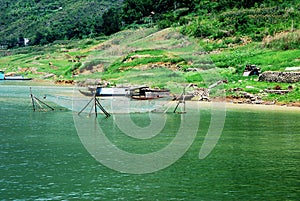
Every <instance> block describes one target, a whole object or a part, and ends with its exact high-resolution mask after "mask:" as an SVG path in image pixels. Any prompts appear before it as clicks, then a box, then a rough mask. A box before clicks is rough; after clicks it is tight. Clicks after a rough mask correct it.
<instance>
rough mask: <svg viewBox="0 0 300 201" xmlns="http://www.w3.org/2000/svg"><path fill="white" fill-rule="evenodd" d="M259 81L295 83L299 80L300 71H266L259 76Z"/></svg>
mask: <svg viewBox="0 0 300 201" xmlns="http://www.w3.org/2000/svg"><path fill="white" fill-rule="evenodd" d="M259 81H266V82H284V83H295V82H299V81H300V72H275V71H267V72H264V73H262V74H261V75H260V76H259Z"/></svg>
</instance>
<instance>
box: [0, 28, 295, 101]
mask: <svg viewBox="0 0 300 201" xmlns="http://www.w3.org/2000/svg"><path fill="white" fill-rule="evenodd" d="M199 44H203V43H201V41H196V40H194V39H192V38H187V37H185V36H183V35H181V34H179V33H178V32H176V31H174V30H172V29H165V30H160V31H159V30H156V29H154V28H152V29H139V30H136V31H133V30H127V31H123V32H120V33H117V34H115V35H114V36H112V37H111V38H109V39H107V40H104V41H101V40H98V41H97V40H91V39H86V40H81V41H67V42H62V41H61V42H60V43H56V44H53V45H49V46H45V47H26V48H21V49H16V50H13V52H11V53H12V55H11V56H5V57H0V69H4V70H6V72H9V71H13V72H21V73H22V74H24V75H26V76H28V77H34V78H40V77H42V76H43V75H46V74H48V73H54V74H55V75H56V77H55V78H54V79H76V80H85V79H87V78H102V79H105V80H108V81H110V82H113V83H116V84H148V85H150V86H159V87H167V88H170V89H171V90H173V91H174V92H177V93H179V92H180V91H181V89H182V87H183V85H185V84H188V83H196V84H198V85H199V86H207V85H209V84H212V83H214V82H215V81H217V80H219V79H227V80H228V81H229V82H228V83H227V84H225V85H224V88H225V89H230V88H236V87H240V88H243V89H244V90H245V91H248V92H251V93H261V91H262V90H263V89H265V88H273V87H275V86H276V85H280V86H281V87H282V88H283V89H285V88H287V87H288V86H289V84H284V83H265V82H257V77H242V76H241V75H242V70H243V68H244V66H245V64H247V63H250V64H256V65H258V66H259V67H260V68H261V69H262V71H266V70H284V69H285V67H290V66H300V60H299V58H300V50H299V49H296V50H287V51H283V50H272V49H266V48H262V44H261V43H250V44H247V45H245V46H236V47H233V48H225V49H223V50H222V51H220V52H218V53H216V54H203V52H205V51H204V50H203V49H202V48H201V47H200V45H199ZM208 45H209V44H208ZM204 48H205V46H204ZM143 55H144V56H143ZM76 56H83V57H82V58H81V59H80V61H77V62H71V61H70V60H76V58H75V57H76ZM130 58H131V59H132V58H133V60H130ZM147 63H148V64H147ZM149 63H150V64H151V65H149ZM165 64H166V65H165ZM162 65H165V67H163V68H162V67H159V66H162ZM188 67H196V68H198V69H200V71H198V72H185V71H184V69H186V68H188ZM216 67H218V68H216ZM25 68H28V71H27V72H22V70H21V69H25ZM205 69H208V70H205ZM209 69H210V70H209ZM72 73H73V74H77V75H76V76H75V77H73V76H72ZM247 86H251V88H249V87H247ZM293 87H294V91H293V92H292V93H289V94H287V95H283V96H279V95H264V96H263V97H264V99H267V100H272V99H274V98H276V99H278V100H279V101H284V102H291V101H298V102H299V101H300V97H299V96H300V95H299V88H300V86H299V83H295V84H293ZM228 95H232V94H231V93H228Z"/></svg>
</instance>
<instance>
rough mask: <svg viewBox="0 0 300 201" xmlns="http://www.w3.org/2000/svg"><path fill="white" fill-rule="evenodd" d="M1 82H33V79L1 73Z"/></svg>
mask: <svg viewBox="0 0 300 201" xmlns="http://www.w3.org/2000/svg"><path fill="white" fill-rule="evenodd" d="M0 80H32V78H25V77H24V76H23V75H5V74H4V71H0Z"/></svg>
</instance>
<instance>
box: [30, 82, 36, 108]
mask: <svg viewBox="0 0 300 201" xmlns="http://www.w3.org/2000/svg"><path fill="white" fill-rule="evenodd" d="M30 97H31V102H32V108H33V111H35V102H34V96H33V94H32V90H31V87H30Z"/></svg>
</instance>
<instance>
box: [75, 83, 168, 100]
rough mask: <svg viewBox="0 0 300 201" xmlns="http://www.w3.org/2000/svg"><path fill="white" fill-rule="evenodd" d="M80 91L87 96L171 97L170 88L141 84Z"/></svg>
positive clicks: (135, 98) (140, 98) (91, 88)
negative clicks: (152, 87) (153, 87)
mask: <svg viewBox="0 0 300 201" xmlns="http://www.w3.org/2000/svg"><path fill="white" fill-rule="evenodd" d="M79 92H80V93H81V94H83V95H85V96H94V95H96V96H97V97H99V96H100V97H114V96H123V97H128V98H132V99H134V100H153V99H158V98H166V97H170V90H168V89H151V88H149V87H147V86H139V87H133V88H119V87H111V88H108V87H88V90H86V91H83V90H79Z"/></svg>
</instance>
